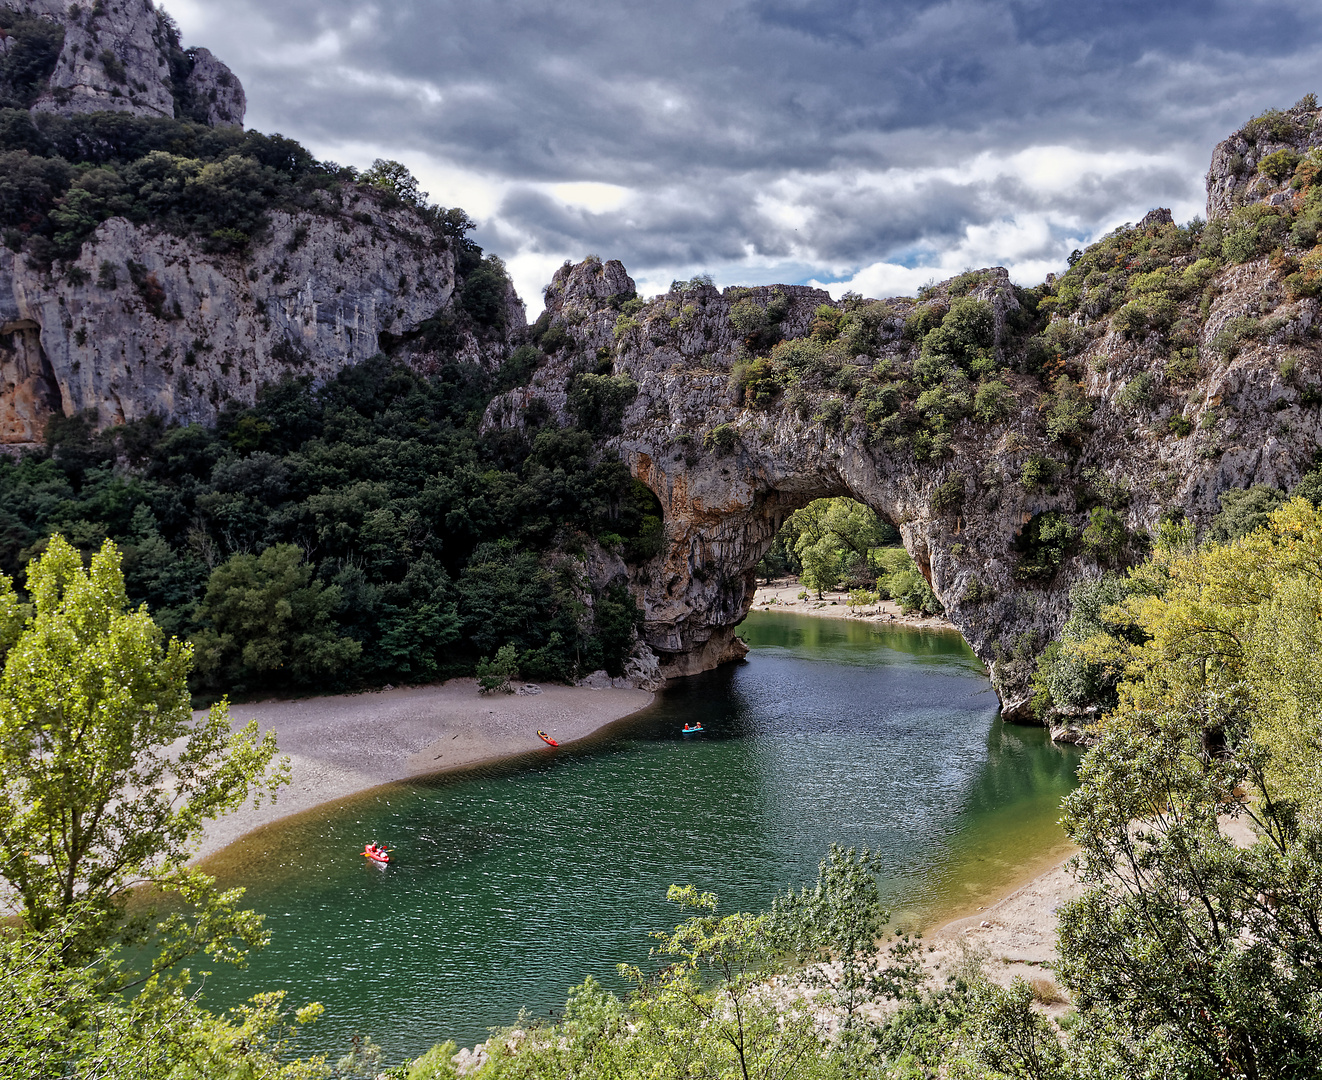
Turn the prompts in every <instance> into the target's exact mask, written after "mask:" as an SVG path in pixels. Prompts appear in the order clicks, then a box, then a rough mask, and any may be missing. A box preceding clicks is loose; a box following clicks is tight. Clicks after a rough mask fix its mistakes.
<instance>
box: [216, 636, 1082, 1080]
mask: <svg viewBox="0 0 1322 1080" xmlns="http://www.w3.org/2000/svg"><path fill="white" fill-rule="evenodd" d="M741 632H742V633H743V634H744V636H745V638H746V639H747V640H748V642H749V644H750V646H751V651H750V653H749V656H748V659H747V660H746V661H744V662H743V663H740V664H736V665H729V666H727V667H725V668H722V669H720V670H718V671H715V672H709V673H707V674H705V675H701V676H697V677H695V678H692V679H686V680H679V681H677V682H676V683H675V684H674V685H673V686H671V687H668V688H667V689H666V690H664V691H662V692H661V693H660V694H659V695H658V696H657V699H656V701H655V702H654V703H653V704H652V705H651V706H650V707H649V708H647V709H646V710H644V711H643V712H641V713H639V714H636V715H635V716H633V717H630V718H628V719H626V720H624V721H621V722H619V723H617V724H615V725H613V726H612V727H610V728H607V729H605V730H604V731H602V732H601V733H599V734H598V735H597V736H595V737H593V738H591V739H588V740H585V741H584V742H582V743H580V744H577V745H576V746H575V747H574V748H573V749H572V750H568V751H566V750H564V749H562V750H558V751H557V750H552V749H550V748H547V749H546V751H545V753H543V754H542V755H541V756H538V757H535V758H532V759H529V758H527V757H525V758H522V759H520V760H519V761H518V762H517V763H512V764H505V765H492V766H486V767H484V768H481V769H478V770H475V771H472V772H470V773H460V774H450V775H447V776H444V777H438V778H436V779H435V780H432V781H413V782H410V783H405V784H395V785H390V786H387V787H382V788H377V789H374V790H373V791H370V792H367V793H365V794H363V795H360V796H358V797H356V798H353V799H348V800H344V801H342V802H340V803H337V804H331V805H330V806H327V807H323V808H321V809H319V810H318V811H316V812H314V813H312V814H305V815H301V816H299V817H296V818H293V819H290V820H288V821H285V822H278V823H276V824H275V825H272V826H269V827H268V828H266V829H264V830H262V831H261V832H259V833H257V834H254V835H253V836H250V837H248V838H246V839H244V840H242V841H240V842H239V843H238V844H236V845H233V846H231V847H230V848H228V849H226V851H225V852H223V853H222V854H221V856H220V857H219V859H218V860H213V861H212V862H211V863H210V864H209V866H210V868H211V869H212V870H213V872H218V873H219V874H220V876H221V878H222V881H223V882H224V883H226V884H243V885H246V886H247V887H248V890H249V892H248V900H249V902H250V903H251V904H252V905H253V906H255V907H256V908H258V909H259V910H261V911H264V912H266V913H267V915H268V925H269V926H270V928H271V930H272V932H273V941H272V944H271V945H270V946H269V947H268V948H267V949H266V950H264V951H263V952H262V953H260V954H258V955H256V956H255V957H254V958H253V960H252V963H251V965H250V967H249V968H248V969H247V970H246V971H243V972H234V971H228V970H224V969H221V970H217V971H215V972H214V974H213V975H212V976H210V978H209V979H208V981H207V991H206V999H207V1001H208V1002H209V1003H210V1004H211V1005H212V1006H224V1005H230V1004H234V1003H236V1002H238V1001H241V1000H242V999H243V998H244V997H246V996H247V995H248V994H251V993H255V992H257V991H259V990H273V989H285V990H288V991H289V995H290V1001H291V1003H295V1004H296V1003H302V1002H304V1001H308V1000H319V1001H321V1002H323V1003H324V1004H325V1005H326V1016H325V1019H324V1020H323V1021H322V1022H321V1024H319V1025H318V1026H319V1029H320V1030H319V1032H318V1034H317V1036H316V1038H315V1040H314V1042H315V1044H316V1046H317V1047H318V1048H322V1049H325V1050H327V1051H330V1052H332V1053H334V1052H342V1051H343V1049H344V1048H345V1047H346V1046H347V1045H348V1043H349V1040H350V1039H351V1038H352V1036H353V1035H355V1034H365V1035H367V1034H370V1035H371V1036H372V1037H373V1038H374V1039H375V1040H376V1041H377V1042H379V1043H381V1044H382V1045H383V1046H384V1047H385V1048H386V1051H387V1056H388V1058H389V1059H390V1060H396V1059H398V1058H399V1057H401V1056H404V1055H408V1054H416V1053H418V1052H420V1051H422V1050H424V1049H426V1048H427V1047H429V1046H430V1045H432V1044H433V1043H435V1042H439V1041H442V1040H444V1039H447V1038H453V1039H456V1040H457V1041H458V1042H459V1043H460V1044H471V1043H473V1042H477V1041H480V1040H481V1039H483V1038H485V1037H486V1035H487V1029H488V1028H489V1027H491V1026H495V1025H503V1024H509V1023H513V1022H515V1021H516V1020H517V1019H518V1016H519V1011H520V1009H521V1008H523V1009H527V1010H528V1012H529V1013H530V1014H532V1015H541V1016H548V1015H550V1014H553V1013H554V1012H555V1011H556V1010H557V1009H558V1008H559V1006H561V1005H562V1004H563V1002H564V998H565V992H566V990H567V989H568V988H569V987H570V986H571V985H573V984H574V983H577V982H579V981H581V980H582V978H583V977H584V976H585V975H588V974H592V975H594V976H596V977H597V978H599V979H600V980H602V981H603V982H605V983H606V984H607V985H608V986H615V987H618V988H622V986H623V984H621V983H620V982H619V980H618V978H617V977H616V975H615V965H616V964H617V963H619V962H630V963H642V964H646V963H647V950H648V947H649V945H650V941H649V939H648V933H649V932H650V931H655V930H661V929H666V928H668V927H670V926H672V925H673V924H674V922H675V921H676V913H675V912H674V911H673V909H672V908H670V907H669V905H667V903H666V902H665V899H664V898H665V891H666V887H667V886H668V885H669V884H671V883H672V882H691V883H693V884H695V885H697V886H699V887H701V888H703V889H709V890H711V891H713V892H716V893H717V894H718V895H719V896H720V897H721V901H722V910H726V911H732V910H736V909H739V908H754V909H760V908H763V907H765V906H766V905H767V904H768V903H769V902H770V900H771V899H772V898H773V897H774V896H775V895H776V894H777V892H779V891H783V890H784V889H785V888H786V887H788V886H790V885H798V884H801V883H807V882H810V881H812V880H813V879H814V878H815V876H816V866H817V862H818V860H819V859H820V858H821V857H822V855H823V853H824V852H825V850H826V848H827V846H828V845H829V844H830V843H832V842H838V843H841V844H845V845H854V846H867V847H870V848H872V849H874V850H876V851H878V852H879V853H880V854H881V856H882V859H883V866H884V872H883V887H884V888H885V890H886V892H887V895H888V897H889V899H890V902H891V903H892V904H893V905H894V908H895V911H896V922H897V924H899V925H904V926H907V927H911V928H912V927H918V926H928V925H932V924H933V923H934V922H937V921H943V920H945V919H948V918H953V917H956V916H958V915H961V914H968V913H971V912H973V911H975V910H977V908H978V907H980V906H981V905H983V904H986V903H988V902H990V901H991V900H992V899H994V898H995V897H997V896H1000V895H1002V894H1004V893H1005V892H1007V891H1009V890H1010V889H1012V888H1013V887H1014V886H1015V885H1017V884H1018V883H1019V882H1021V881H1024V880H1026V879H1028V878H1029V877H1031V876H1033V875H1034V874H1035V873H1037V872H1038V871H1040V870H1041V869H1044V868H1045V867H1046V866H1047V865H1049V864H1050V863H1051V862H1052V861H1055V860H1058V859H1059V858H1060V857H1061V855H1062V854H1063V853H1064V852H1065V850H1066V845H1065V839H1064V836H1063V834H1062V833H1061V831H1060V829H1059V826H1058V825H1057V824H1056V819H1057V817H1058V809H1057V807H1058V804H1059V800H1060V798H1061V796H1062V795H1063V794H1065V793H1066V792H1067V791H1068V790H1070V789H1071V787H1072V786H1073V784H1074V772H1075V768H1076V766H1077V762H1078V754H1077V752H1076V751H1074V750H1072V749H1070V748H1062V747H1057V746H1053V745H1052V744H1051V743H1050V742H1049V741H1048V740H1047V738H1046V735H1045V732H1044V731H1042V730H1041V729H1035V728H1019V727H1011V726H1008V725H1004V724H1002V723H1001V721H1000V720H999V717H998V714H997V702H996V697H995V694H994V693H993V692H992V689H991V686H990V684H989V683H988V681H987V678H986V675H985V673H984V671H983V669H982V666H981V664H980V663H979V662H978V660H977V659H976V658H975V657H974V656H973V654H972V653H971V651H970V650H969V649H968V647H967V645H965V643H964V642H963V640H962V639H961V638H960V637H959V636H958V635H957V634H953V633H949V632H940V631H915V630H911V629H893V630H892V629H888V628H885V627H878V626H876V625H875V624H874V625H869V624H864V623H861V622H852V621H847V620H831V619H820V618H817V619H814V618H808V617H805V616H801V615H792V614H781V613H764V612H755V613H753V614H752V615H750V617H749V619H748V620H747V622H746V623H745V624H744V626H743V628H742V631H741ZM686 722H689V723H693V722H700V723H701V724H702V725H703V727H704V729H705V730H704V732H703V734H702V735H699V736H689V737H686V736H683V735H682V734H681V733H680V728H681V727H682V725H683V724H684V723H686ZM371 839H377V840H381V841H383V842H387V843H389V844H390V845H391V846H392V847H393V848H394V849H395V854H396V859H397V862H396V864H394V865H392V866H390V867H384V868H383V867H379V866H376V865H372V864H367V860H365V859H363V858H362V857H361V855H360V854H359V853H360V852H361V850H362V846H363V843H364V842H365V841H367V840H371ZM365 864H366V865H365Z"/></svg>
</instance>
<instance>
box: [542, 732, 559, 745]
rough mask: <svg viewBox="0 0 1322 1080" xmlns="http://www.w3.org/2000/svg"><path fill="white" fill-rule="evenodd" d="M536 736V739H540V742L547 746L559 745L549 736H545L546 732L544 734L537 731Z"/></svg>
mask: <svg viewBox="0 0 1322 1080" xmlns="http://www.w3.org/2000/svg"><path fill="white" fill-rule="evenodd" d="M537 736H538V738H540V739H541V740H542V742H544V743H546V745H547V746H559V745H560V744H559V743H558V742H556V741H555V740H554V739H553V738H551V736H550V735H548V734H546V732H544V731H538V732H537Z"/></svg>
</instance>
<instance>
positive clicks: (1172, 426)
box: [1166, 413, 1193, 439]
mask: <svg viewBox="0 0 1322 1080" xmlns="http://www.w3.org/2000/svg"><path fill="white" fill-rule="evenodd" d="M1166 427H1167V428H1168V429H1169V430H1170V432H1171V433H1172V434H1173V435H1176V436H1177V437H1179V438H1181V439H1183V438H1184V437H1185V436H1186V435H1188V434H1189V432H1191V431H1192V430H1193V421H1192V420H1190V419H1189V418H1188V417H1187V416H1185V415H1184V414H1183V413H1176V414H1175V415H1174V416H1172V417H1171V418H1170V420H1168V421H1167V423H1166Z"/></svg>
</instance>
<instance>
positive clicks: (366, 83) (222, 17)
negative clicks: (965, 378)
mask: <svg viewBox="0 0 1322 1080" xmlns="http://www.w3.org/2000/svg"><path fill="white" fill-rule="evenodd" d="M186 2H189V3H193V4H198V3H199V0H178V3H179V4H180V5H181V7H180V11H181V14H184V22H185V25H186V28H188V27H192V26H196V27H197V28H198V31H197V33H196V34H194V35H193V38H192V40H191V42H190V43H194V44H205V45H207V46H208V47H210V48H211V49H212V50H213V51H214V52H216V53H217V54H218V55H220V56H221V57H222V58H224V59H225V60H226V61H227V62H228V63H230V65H231V66H232V67H234V68H235V70H236V71H237V72H238V73H239V74H240V76H241V77H242V78H243V79H244V82H245V85H246V87H247V90H248V95H249V101H250V102H251V103H252V104H251V110H250V121H251V122H253V123H254V124H257V125H259V126H262V127H264V128H266V129H268V130H281V131H284V132H285V133H287V134H291V135H294V136H297V137H299V138H301V139H303V140H305V141H307V142H309V143H310V144H312V146H313V147H314V148H315V149H318V150H319V151H322V152H329V149H332V148H335V147H342V146H353V145H370V146H373V147H379V148H382V149H384V150H388V151H389V152H390V153H391V156H395V157H398V158H400V159H402V160H404V161H406V162H408V161H409V160H410V156H411V155H425V156H426V158H427V160H429V161H430V162H432V163H433V164H434V165H435V166H436V167H437V168H438V169H443V168H445V167H453V168H457V169H461V170H464V171H466V172H467V173H469V174H474V173H476V174H479V175H481V176H484V177H487V178H488V179H489V180H490V182H491V183H492V184H493V185H497V186H499V188H500V191H501V192H502V193H503V194H502V195H501V197H499V198H495V199H493V200H492V205H493V206H495V207H497V209H496V210H495V212H494V213H492V214H488V215H487V219H486V220H484V222H483V229H482V234H481V235H482V238H483V239H484V241H485V242H487V243H488V244H490V245H492V246H496V244H497V241H499V242H500V244H501V245H504V246H503V247H497V250H501V252H502V254H507V255H517V254H518V253H519V252H521V251H522V252H536V253H542V254H546V255H553V254H554V255H560V254H566V255H575V256H577V255H581V254H582V253H584V252H586V251H596V252H598V253H600V254H602V255H605V256H611V255H619V256H621V257H623V258H624V259H625V261H626V265H628V266H629V267H630V269H631V270H633V271H646V270H649V269H657V270H658V273H659V272H660V271H661V270H662V269H664V268H668V267H674V268H676V270H677V271H679V270H681V269H683V268H685V267H699V266H716V265H720V264H737V263H740V261H741V260H742V261H744V262H745V263H747V264H748V265H750V266H754V265H758V264H759V263H760V264H763V265H771V264H775V263H776V262H778V261H785V262H792V263H798V264H806V265H819V266H821V267H823V268H825V267H833V268H834V271H833V273H835V274H836V275H839V274H840V273H844V272H848V267H850V266H852V267H855V268H858V267H863V266H866V265H868V264H870V263H876V262H881V261H885V260H887V259H891V258H898V257H899V255H898V253H901V252H905V251H912V250H913V249H915V248H916V247H925V248H928V249H930V250H932V251H935V252H940V251H941V250H944V249H946V248H953V247H955V246H958V244H959V243H961V242H963V240H962V238H964V237H965V236H966V234H967V232H968V230H969V229H971V228H977V227H978V226H991V225H993V224H995V223H997V222H1005V221H1017V220H1024V221H1026V220H1028V219H1029V218H1031V217H1033V216H1034V215H1037V216H1038V217H1041V216H1043V215H1045V216H1047V217H1049V218H1050V219H1051V221H1052V223H1053V224H1052V226H1051V229H1052V234H1053V235H1055V234H1056V233H1059V232H1061V230H1073V232H1072V235H1074V236H1081V235H1089V234H1091V233H1094V232H1096V231H1097V229H1099V228H1102V227H1104V226H1109V225H1110V224H1113V223H1115V221H1117V220H1120V219H1122V217H1123V216H1129V215H1133V214H1136V213H1141V212H1142V211H1143V210H1144V209H1146V208H1149V207H1150V206H1153V205H1158V204H1161V205H1169V204H1171V203H1179V204H1181V205H1191V204H1192V203H1193V201H1194V199H1195V198H1196V197H1197V192H1198V188H1199V176H1200V174H1201V172H1202V170H1203V168H1205V165H1206V161H1207V159H1208V156H1209V155H1210V152H1211V149H1212V146H1213V144H1214V143H1215V142H1216V141H1217V140H1218V139H1220V138H1222V137H1224V135H1225V134H1227V133H1228V132H1229V131H1230V130H1231V129H1232V128H1233V127H1235V126H1236V125H1237V124H1238V123H1240V122H1242V121H1243V120H1244V119H1247V117H1248V116H1249V115H1252V114H1253V113H1255V112H1257V111H1260V110H1261V109H1263V108H1265V107H1267V106H1270V105H1280V106H1285V105H1289V104H1290V103H1291V102H1293V101H1294V100H1295V99H1296V98H1298V97H1299V96H1300V94H1302V93H1303V92H1304V91H1306V90H1309V89H1312V88H1313V87H1312V84H1311V80H1312V77H1313V73H1314V70H1315V57H1316V55H1317V52H1316V50H1317V46H1318V44H1319V37H1322V26H1320V25H1319V20H1317V19H1316V17H1315V15H1316V11H1315V9H1314V8H1313V6H1312V5H1311V4H1309V5H1305V4H1303V3H1298V4H1295V3H1288V2H1268V0H1259V2H1254V0H1247V2H1244V0H1241V2H1219V0H1218V2H1208V0H1173V2H1166V0H1162V2H1153V0H1113V2H1110V3H1079V2H1077V0H1075V2H1047V0H948V2H943V3H930V2H920V0H896V2H890V3H875V2H872V3H869V2H863V0H749V2H735V0H701V2H699V0H675V2H672V3H669V4H666V5H658V4H651V3H649V4H619V3H616V4H605V3H599V2H598V3H586V2H583V0H562V2H559V3H556V4H554V5H552V4H547V3H544V2H543V3H533V2H528V0H495V2H484V3H472V2H471V0H467V2H463V3H460V2H457V0H455V2H451V0H381V2H379V3H376V4H373V3H364V2H363V0H352V2H350V0H284V2H282V3H280V4H274V5H273V4H269V3H257V2H255V0H205V7H193V8H189V7H186ZM166 5H167V7H168V6H170V0H166ZM186 12H192V13H193V17H189V16H188V15H187V14H186ZM1049 146H1067V147H1070V148H1071V149H1072V150H1073V151H1079V152H1082V153H1083V154H1084V155H1085V157H1086V158H1087V160H1083V161H1082V162H1081V164H1080V165H1079V168H1078V174H1077V176H1074V177H1072V178H1071V179H1072V183H1070V184H1067V185H1064V186H1062V185H1060V184H1058V183H1052V184H1046V185H1045V186H1044V183H1043V182H1042V181H1041V179H1040V177H1039V178H1036V179H1035V178H1034V177H1033V176H1028V175H1024V176H1020V175H1018V174H1017V173H1016V169H1018V168H1020V165H1019V164H1016V163H1015V161H1014V160H1013V159H1014V155H1015V154H1016V153H1017V152H1019V151H1021V150H1029V149H1030V148H1034V147H1049ZM1108 153H1109V154H1118V153H1128V154H1137V155H1139V156H1142V155H1147V156H1148V158H1149V159H1150V160H1146V161H1143V160H1138V159H1135V160H1133V161H1129V162H1128V163H1121V164H1120V165H1117V164H1116V163H1115V162H1114V161H1109V163H1108V162H1107V161H1102V159H1101V155H1105V154H1108ZM979 155H983V156H984V157H985V156H986V155H992V156H993V157H995V158H997V159H998V160H1001V161H1003V162H1005V165H1004V168H1003V169H1002V170H1001V171H1000V172H999V173H997V172H996V170H995V169H992V170H991V172H990V173H988V172H987V170H985V169H984V170H983V175H975V176H969V177H967V178H965V177H961V176H960V175H958V173H959V170H960V169H962V168H964V167H965V165H966V164H967V163H969V162H972V161H975V160H978V159H979ZM1088 155H1091V157H1088ZM1093 159H1096V160H1093ZM906 171H907V172H908V173H911V174H913V175H911V176H908V177H907V178H906ZM952 171H953V175H951V173H952ZM938 174H940V175H938ZM860 177H862V178H863V179H862V180H860V179H859V178H860ZM878 177H881V178H883V179H885V178H890V180H891V181H893V183H891V184H890V186H889V187H888V186H887V184H886V183H880V184H879V183H878V180H877V178H878ZM786 178H789V179H788V180H787V179H786ZM582 181H593V182H602V183H608V184H614V185H619V186H621V187H623V188H627V189H629V191H630V192H632V193H633V197H632V198H630V199H628V200H627V202H626V203H624V204H623V205H621V206H620V207H618V208H616V209H608V210H605V211H602V212H596V213H593V212H590V211H589V210H585V209H582V208H581V207H580V208H575V207H574V206H572V205H566V203H565V201H564V200H561V199H558V198H556V197H555V196H554V195H553V194H551V193H550V190H551V189H550V185H554V184H558V183H566V182H582ZM777 185H779V188H778V187H777ZM433 186H436V185H435V184H433ZM780 188H783V189H784V190H780ZM773 189H775V190H774V191H773ZM769 191H773V194H772V196H771V197H770V198H768V194H767V193H768V192H769ZM432 194H433V196H434V197H435V198H436V199H437V200H439V201H441V202H452V201H457V200H455V199H452V198H451V197H450V196H448V195H447V192H446V191H442V190H433V192H432ZM1065 242H1066V241H1065V240H1064V239H1061V240H1059V243H1060V244H1061V245H1064V244H1065ZM511 245H512V246H511ZM1062 250H1067V248H1062ZM1044 257H1045V256H1044ZM824 272H825V271H824Z"/></svg>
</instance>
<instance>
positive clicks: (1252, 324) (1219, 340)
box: [1208, 315, 1262, 360]
mask: <svg viewBox="0 0 1322 1080" xmlns="http://www.w3.org/2000/svg"><path fill="white" fill-rule="evenodd" d="M1261 330H1262V324H1261V322H1260V321H1259V320H1257V319H1254V318H1252V317H1250V316H1248V315H1236V316H1235V317H1234V318H1233V319H1227V320H1226V323H1225V325H1224V326H1222V327H1221V329H1220V330H1218V331H1217V332H1216V334H1215V335H1213V337H1212V340H1211V341H1210V342H1209V343H1208V346H1209V348H1210V349H1211V351H1212V352H1213V353H1215V354H1216V355H1218V356H1220V357H1221V358H1222V359H1223V360H1233V359H1234V358H1235V356H1236V355H1237V354H1238V353H1239V350H1240V347H1241V346H1242V345H1243V343H1244V342H1245V341H1251V340H1253V339H1254V338H1256V337H1257V336H1258V334H1259V333H1260V332H1261Z"/></svg>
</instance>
